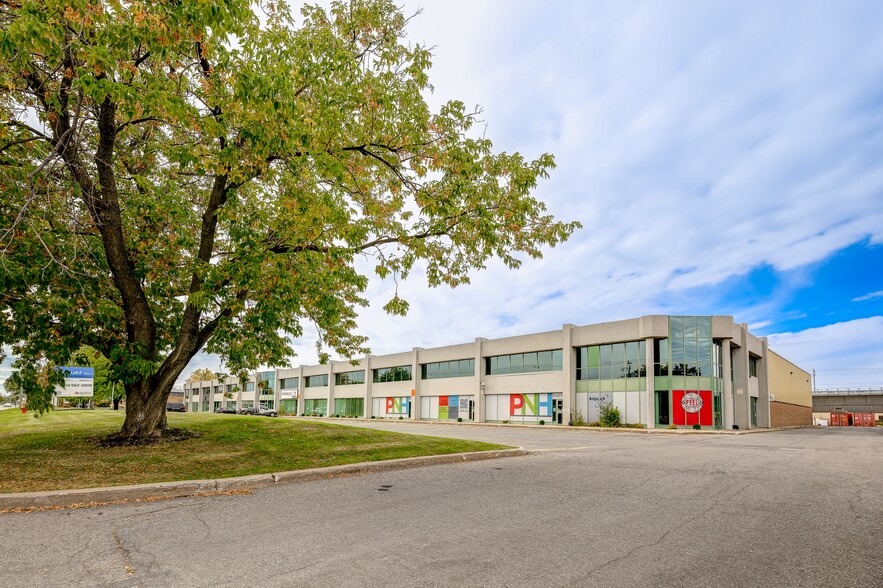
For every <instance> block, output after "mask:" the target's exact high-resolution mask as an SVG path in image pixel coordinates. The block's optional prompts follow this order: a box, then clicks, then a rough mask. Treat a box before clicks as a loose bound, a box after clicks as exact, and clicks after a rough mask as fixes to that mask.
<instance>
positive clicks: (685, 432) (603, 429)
mask: <svg viewBox="0 0 883 588" xmlns="http://www.w3.org/2000/svg"><path fill="white" fill-rule="evenodd" d="M282 418H290V419H298V420H311V421H317V422H325V423H344V424H348V423H363V422H364V423H396V424H413V425H444V426H448V427H460V426H465V427H496V428H512V429H542V430H544V431H579V430H582V431H600V432H603V433H645V434H648V435H656V434H662V435H751V434H755V433H774V432H776V431H784V430H786V429H805V428H812V427H811V426H810V425H805V426H796V427H775V428H769V429H763V428H757V429H738V430H731V429H700V430H698V431H697V430H695V429H668V428H665V429H663V428H659V427H656V428H653V429H647V428H640V429H639V428H637V427H587V426H582V425H579V426H572V425H551V424H550V425H534V424H530V423H496V422H495V423H474V422H471V421H470V422H462V423H458V422H456V421H441V420H439V421H431V420H424V419H416V420H415V419H405V420H401V421H400V420H396V419H366V418H355V419H353V418H342V417H301V416H293V415H292V416H283V417H282Z"/></svg>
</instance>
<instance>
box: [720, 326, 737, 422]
mask: <svg viewBox="0 0 883 588" xmlns="http://www.w3.org/2000/svg"><path fill="white" fill-rule="evenodd" d="M731 353H732V346H731V345H730V340H729V339H724V340H723V341H721V355H722V356H723V357H721V362H722V364H721V365H722V369H723V382H724V389H723V392H722V393H721V395H722V396H723V398H722V400H723V409H724V429H725V430H727V431H729V430H731V429H732V428H733V424H734V423H735V422H736V421H735V420H734V418H733V410H734V409H733V380H731V379H730V374H731V373H732V371H731V370H732V366H733V363H732V357H731V356H730V354H731Z"/></svg>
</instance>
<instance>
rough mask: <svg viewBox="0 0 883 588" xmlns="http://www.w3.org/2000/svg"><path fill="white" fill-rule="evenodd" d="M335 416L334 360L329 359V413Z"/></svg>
mask: <svg viewBox="0 0 883 588" xmlns="http://www.w3.org/2000/svg"><path fill="white" fill-rule="evenodd" d="M326 416H334V362H333V361H331V360H328V414H327V415H326Z"/></svg>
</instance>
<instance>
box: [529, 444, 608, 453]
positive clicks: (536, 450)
mask: <svg viewBox="0 0 883 588" xmlns="http://www.w3.org/2000/svg"><path fill="white" fill-rule="evenodd" d="M607 447H610V446H609V445H583V446H582V447H550V448H547V449H528V450H527V451H528V453H549V452H552V451H556V452H561V451H582V450H584V449H606V448H607Z"/></svg>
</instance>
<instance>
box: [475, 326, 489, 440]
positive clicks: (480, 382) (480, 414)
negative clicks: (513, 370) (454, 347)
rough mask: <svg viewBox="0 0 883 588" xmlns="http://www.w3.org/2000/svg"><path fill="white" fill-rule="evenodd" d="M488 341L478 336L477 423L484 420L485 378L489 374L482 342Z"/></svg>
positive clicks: (476, 344) (476, 369) (476, 350)
mask: <svg viewBox="0 0 883 588" xmlns="http://www.w3.org/2000/svg"><path fill="white" fill-rule="evenodd" d="M484 341H486V339H484V338H483V337H476V339H475V352H474V354H473V355H474V357H475V382H476V385H475V388H474V391H475V395H474V396H473V398H475V407H474V408H475V410H474V413H475V421H474V422H476V423H483V422H484V378H485V376H486V375H487V374H485V373H484V358H483V351H482V343H483V342H484Z"/></svg>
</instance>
